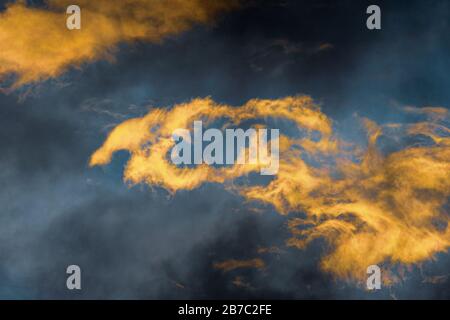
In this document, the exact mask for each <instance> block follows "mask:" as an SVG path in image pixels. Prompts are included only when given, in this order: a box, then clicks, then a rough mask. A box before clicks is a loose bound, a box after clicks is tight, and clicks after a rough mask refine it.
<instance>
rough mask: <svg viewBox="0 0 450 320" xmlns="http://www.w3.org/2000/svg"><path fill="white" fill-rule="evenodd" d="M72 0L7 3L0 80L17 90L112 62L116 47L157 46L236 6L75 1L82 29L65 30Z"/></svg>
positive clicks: (173, 0)
mask: <svg viewBox="0 0 450 320" xmlns="http://www.w3.org/2000/svg"><path fill="white" fill-rule="evenodd" d="M72 2H73V1H69V0H48V1H47V8H45V9H44V8H36V7H29V6H27V5H26V3H25V1H18V2H15V3H12V4H9V5H7V8H6V10H5V11H4V12H2V13H0V42H1V43H2V50H0V80H2V78H4V77H6V76H8V75H11V74H13V75H15V76H16V81H15V82H14V84H13V85H12V88H17V87H19V86H21V85H24V84H27V83H31V82H36V81H42V80H46V79H49V78H54V77H58V76H59V75H61V73H63V72H64V71H66V70H67V69H68V68H69V67H80V66H81V65H82V64H83V63H88V62H93V61H95V60H98V59H109V60H112V59H113V57H114V51H115V50H116V48H117V45H118V44H119V43H122V42H132V41H138V40H140V41H148V42H155V43H156V42H159V41H161V40H162V39H164V38H165V37H167V36H171V35H176V34H179V33H181V32H184V31H186V30H188V29H189V28H191V27H192V26H193V25H194V24H199V23H200V24H203V23H208V22H210V21H211V20H212V19H213V18H214V17H215V16H216V15H217V14H218V13H219V12H223V11H226V10H229V9H231V8H234V7H236V6H237V0H215V1H209V0H165V1H161V0H120V1H110V0H95V1H92V0H79V1H77V5H78V6H80V8H81V17H82V27H81V30H68V29H67V28H66V19H67V17H68V15H66V9H67V7H68V6H69V5H71V4H73V3H72Z"/></svg>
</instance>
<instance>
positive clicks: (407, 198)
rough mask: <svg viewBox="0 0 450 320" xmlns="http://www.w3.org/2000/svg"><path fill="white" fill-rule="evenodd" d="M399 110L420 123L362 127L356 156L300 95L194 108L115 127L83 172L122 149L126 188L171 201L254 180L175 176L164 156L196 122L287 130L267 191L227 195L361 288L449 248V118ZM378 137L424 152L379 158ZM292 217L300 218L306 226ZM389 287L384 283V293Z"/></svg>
mask: <svg viewBox="0 0 450 320" xmlns="http://www.w3.org/2000/svg"><path fill="white" fill-rule="evenodd" d="M405 111H406V112H409V113H415V114H419V115H422V116H424V117H425V120H424V121H423V122H419V123H415V124H387V125H383V126H382V125H378V124H376V123H375V122H373V121H370V120H369V119H362V124H363V126H364V128H365V131H366V132H367V146H366V147H362V146H358V145H353V144H351V143H349V142H346V141H343V140H342V139H340V138H339V137H337V136H336V134H334V132H333V123H332V121H331V119H329V118H328V117H327V116H326V115H325V114H324V113H323V112H321V110H320V108H319V107H318V106H316V105H315V103H314V101H313V100H312V99H311V98H309V97H307V96H297V97H286V98H282V99H275V100H260V99H254V100H250V101H249V102H247V103H246V104H244V105H243V106H240V107H233V106H228V105H223V104H218V103H215V102H214V101H212V100H211V99H194V100H192V101H191V102H189V103H185V104H179V105H175V106H173V107H172V108H168V109H158V108H155V109H152V110H151V111H150V112H149V113H148V114H147V115H145V116H143V117H142V118H136V119H131V120H127V121H125V122H123V123H121V124H119V125H118V126H117V127H116V128H114V129H113V130H112V132H111V133H110V134H109V136H108V138H107V139H106V141H105V142H104V144H103V145H102V146H101V147H100V148H99V149H98V150H96V151H95V152H94V153H93V155H92V157H91V159H90V165H91V166H98V165H106V164H108V163H109V162H110V161H111V159H112V156H113V154H114V153H115V152H117V151H120V150H126V151H128V152H130V154H131V157H130V159H129V161H128V163H127V165H126V167H125V170H124V180H125V181H126V182H128V183H130V184H131V185H133V184H138V183H146V184H148V185H150V186H159V187H162V188H165V189H166V190H168V191H169V192H171V193H175V192H176V191H178V190H191V189H194V188H197V187H199V186H200V185H202V184H203V183H207V182H213V183H225V182H227V181H233V180H234V179H236V178H238V177H241V176H245V175H248V174H249V173H251V172H255V171H257V166H255V165H249V164H244V165H237V164H235V165H232V166H228V167H222V168H216V167H212V166H207V165H198V166H196V167H194V168H191V167H189V168H188V167H185V168H180V167H177V166H175V165H173V164H172V163H171V162H170V159H169V158H168V157H167V153H168V152H169V150H170V148H171V147H172V146H173V145H174V141H172V139H171V134H172V132H173V130H175V129H176V128H190V127H191V125H192V122H193V121H195V120H198V119H205V120H206V121H207V122H208V123H211V122H212V121H215V120H217V119H227V123H228V125H238V124H239V123H241V122H242V121H245V120H249V119H254V120H259V121H260V122H262V123H263V124H264V123H265V122H266V120H267V119H270V118H273V119H279V120H285V121H291V122H292V123H293V124H294V125H295V126H296V127H297V128H298V129H299V130H302V135H301V136H300V137H290V136H288V135H283V134H282V135H280V168H279V172H278V174H277V175H275V176H274V178H273V179H272V180H271V181H270V182H269V184H268V185H252V184H248V185H245V184H244V185H242V184H239V185H234V184H230V186H229V187H228V189H230V190H232V191H233V192H236V193H238V194H240V195H241V196H243V197H244V198H245V199H246V200H248V201H256V202H261V203H266V204H269V205H272V206H273V207H274V208H275V209H276V210H277V212H278V213H280V214H282V215H285V216H286V217H287V219H288V222H287V227H288V229H289V230H290V232H291V235H292V236H291V238H290V239H288V240H287V245H288V246H292V247H296V248H300V249H303V248H305V246H307V245H308V244H310V243H311V241H313V240H314V239H319V238H320V239H326V240H327V243H328V244H329V248H328V250H326V253H325V254H324V256H323V257H322V260H321V268H322V270H324V271H326V272H329V273H331V274H332V275H334V276H336V277H338V278H341V279H349V280H350V279H353V280H363V279H365V277H366V268H367V266H369V265H371V264H382V263H388V264H391V265H395V264H402V265H406V266H408V265H412V264H418V263H420V262H423V261H426V260H430V259H433V257H434V255H435V254H437V253H439V252H446V251H447V250H448V248H449V246H450V228H449V226H448V222H449V215H448V212H446V209H445V208H446V205H448V197H449V196H450V129H449V128H448V121H449V114H448V110H446V109H443V108H412V107H409V108H406V109H405ZM314 133H319V138H318V136H317V135H314ZM385 134H389V135H390V136H396V137H398V138H400V137H408V136H418V135H420V136H423V137H428V138H429V139H430V143H427V144H420V145H412V146H409V147H404V148H403V149H400V150H398V151H393V152H391V153H388V154H383V153H382V152H381V151H380V150H379V146H378V144H377V142H378V140H379V138H380V137H382V136H383V135H385ZM306 158H307V159H309V160H306ZM329 159H331V160H329ZM291 212H303V213H305V214H306V218H296V217H292V216H291V215H289V213H291ZM387 274H389V273H387ZM394 280H395V279H394V277H385V278H384V282H385V283H386V284H389V283H392V282H393V281H394Z"/></svg>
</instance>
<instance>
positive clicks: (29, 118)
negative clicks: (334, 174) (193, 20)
mask: <svg viewBox="0 0 450 320" xmlns="http://www.w3.org/2000/svg"><path fill="white" fill-rule="evenodd" d="M378 3H379V4H380V6H381V7H382V10H383V29H382V31H380V32H378V31H377V32H369V31H368V30H367V29H366V28H365V18H366V15H365V8H366V7H367V5H368V4H369V2H366V1H260V2H258V1H252V2H251V4H250V5H248V6H247V7H245V8H243V9H242V10H240V11H238V12H234V13H232V14H229V15H226V16H223V17H221V18H220V19H219V20H218V21H217V22H216V25H215V26H213V27H197V28H195V29H194V30H193V31H191V32H189V33H188V34H185V35H183V36H177V37H173V38H171V39H168V40H166V41H165V42H164V43H163V44H161V45H150V44H142V43H140V44H135V45H133V46H123V47H121V48H120V50H119V54H118V56H117V60H116V62H114V63H110V62H106V61H101V62H98V63H95V64H92V65H88V66H86V67H84V68H83V70H81V71H71V72H69V73H67V74H65V75H64V76H63V77H62V78H60V79H57V80H53V81H48V82H46V83H42V84H39V85H38V86H34V87H32V88H30V87H26V88H22V89H21V91H19V92H16V93H13V94H11V95H3V94H0V137H1V142H0V150H1V153H0V170H1V173H0V177H1V178H2V183H3V185H4V186H3V187H2V188H1V189H0V204H1V212H2V214H1V216H0V222H1V223H0V261H2V263H1V264H0V283H2V289H1V291H0V297H4V298H80V297H82V298H246V297H247V298H248V297H252V298H253V297H259V298H357V297H358V298H361V297H362V298H389V297H397V298H448V297H449V295H450V293H449V290H448V280H447V281H446V282H444V283H440V284H431V283H429V282H427V281H425V282H424V278H425V279H427V277H432V276H445V275H447V274H448V271H447V270H449V268H448V267H449V265H450V262H449V259H448V257H447V255H441V256H439V257H438V261H437V262H435V263H432V262H430V263H426V264H424V266H422V269H417V268H416V269H414V270H412V272H411V275H410V277H409V278H408V279H407V280H406V281H405V282H404V283H402V284H401V285H400V286H398V287H396V288H395V289H392V290H389V289H385V290H382V292H380V293H376V294H372V293H367V292H365V291H363V290H360V289H358V288H355V287H354V286H352V285H348V284H345V283H341V282H339V281H337V280H333V279H331V278H330V277H329V276H328V275H326V274H323V273H322V272H321V271H320V270H319V268H318V262H319V258H320V254H321V253H322V252H323V251H324V250H326V245H325V244H323V243H321V242H320V241H318V242H317V243H314V244H313V245H312V246H311V247H309V248H307V249H306V250H305V251H300V250H294V249H292V248H288V247H286V246H285V245H284V243H285V240H286V238H287V237H288V236H289V235H288V234H287V231H286V226H285V218H283V217H281V216H279V215H278V214H277V213H275V212H273V211H272V210H271V209H270V208H268V209H266V210H264V211H263V213H260V214H257V213H254V212H252V211H251V210H250V209H249V207H248V206H246V205H243V203H242V201H241V199H239V198H238V197H236V196H234V195H232V194H230V193H228V192H226V191H224V190H223V189H222V188H221V187H220V186H211V185H207V186H203V187H201V188H200V189H198V190H194V191H192V192H182V193H180V194H177V195H176V196H174V197H169V196H168V195H167V194H166V193H165V192H163V191H162V190H156V191H152V190H149V189H148V188H145V187H141V186H137V187H133V188H131V189H129V188H128V187H127V186H125V185H123V183H122V181H121V174H122V166H123V164H124V163H125V161H126V159H127V158H128V155H127V154H120V155H118V156H116V157H115V158H114V161H113V163H112V164H111V165H110V166H108V167H107V168H104V169H97V168H96V169H88V168H87V161H88V159H89V156H90V154H91V153H92V152H93V151H94V150H95V149H96V148H97V147H99V146H100V145H101V143H102V141H103V140H104V137H105V136H106V134H107V132H108V131H109V129H110V128H111V126H113V125H115V124H117V123H119V122H121V121H123V119H124V118H129V117H134V116H141V115H142V114H144V113H145V112H146V110H147V109H148V108H150V107H151V105H156V106H169V105H171V104H174V103H179V102H182V101H187V100H189V99H190V98H193V97H205V96H212V97H213V98H214V99H215V100H216V101H219V102H226V103H231V104H236V105H240V104H242V103H243V102H245V101H246V100H248V99H251V98H255V97H260V98H276V97H281V96H285V95H292V94H297V93H306V94H309V95H312V96H313V97H314V98H316V99H318V100H319V101H320V102H322V103H323V109H324V110H325V112H326V113H327V114H328V115H330V116H331V118H334V119H337V120H338V122H339V124H340V127H341V128H342V126H344V127H345V126H346V124H348V126H347V127H348V128H347V134H348V135H355V131H354V130H353V129H352V128H353V127H354V119H353V118H351V117H349V115H350V114H352V113H354V112H357V113H358V114H361V115H367V116H370V117H372V118H374V119H376V120H383V121H387V120H392V119H397V117H398V115H397V113H396V111H395V109H394V108H393V106H394V105H396V104H400V105H403V104H411V105H417V106H421V105H441V106H444V107H448V106H449V104H450V92H449V90H448V87H449V85H450V79H449V77H450V76H449V72H448V70H450V65H449V64H450V62H449V61H448V58H446V57H448V52H450V48H449V46H450V44H449V42H448V40H446V37H448V34H449V31H450V30H449V25H448V21H449V19H448V12H450V10H449V8H448V7H449V3H448V2H447V1H437V0H436V1H378ZM2 4H4V1H2V2H0V6H2ZM323 45H327V46H325V47H323ZM320 48H322V50H320ZM24 93H28V95H26V98H25V99H24V100H22V101H19V99H18V98H19V95H20V94H24ZM271 246H276V247H277V248H279V249H280V252H279V253H276V252H275V253H258V248H261V247H271ZM257 257H258V258H261V259H262V260H263V261H264V263H265V265H266V267H265V268H264V270H259V269H251V268H250V269H245V270H233V271H230V272H223V271H221V270H217V269H214V268H213V264H214V263H215V262H217V261H223V260H227V259H253V258H257ZM69 264H79V265H80V266H81V268H82V274H83V282H82V286H83V290H82V291H81V292H80V293H76V292H75V293H74V292H70V291H67V290H66V289H65V280H66V274H65V268H66V267H67V265H69ZM237 277H239V279H240V280H241V282H243V283H245V284H246V285H247V286H244V287H239V286H237V285H236V284H233V281H235V280H236V278H237ZM235 283H236V281H235Z"/></svg>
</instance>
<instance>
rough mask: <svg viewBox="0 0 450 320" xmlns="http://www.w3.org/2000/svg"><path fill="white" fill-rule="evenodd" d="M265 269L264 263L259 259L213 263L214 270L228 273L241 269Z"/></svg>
mask: <svg viewBox="0 0 450 320" xmlns="http://www.w3.org/2000/svg"><path fill="white" fill-rule="evenodd" d="M264 267H265V263H264V261H262V260H261V259H259V258H255V259H250V260H235V259H231V260H225V261H222V262H217V263H214V268H216V269H219V270H222V271H224V272H228V271H231V270H235V269H241V268H255V269H262V268H264Z"/></svg>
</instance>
